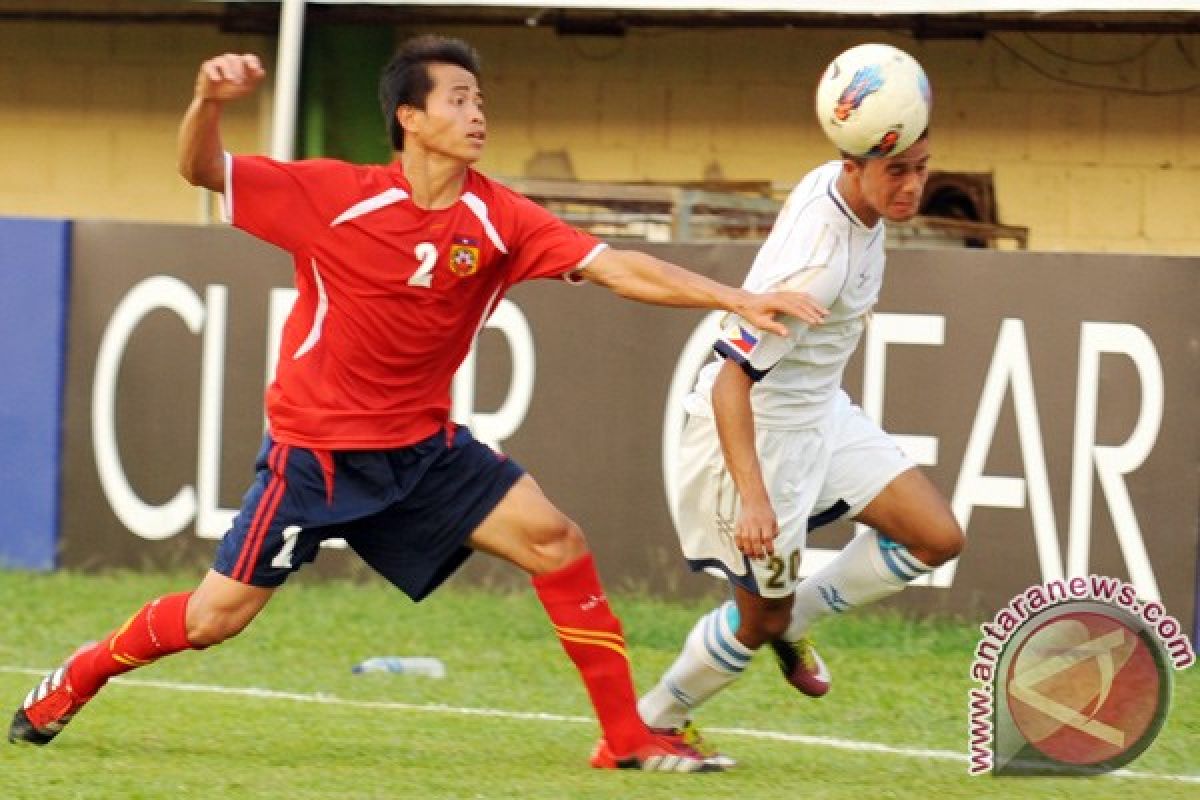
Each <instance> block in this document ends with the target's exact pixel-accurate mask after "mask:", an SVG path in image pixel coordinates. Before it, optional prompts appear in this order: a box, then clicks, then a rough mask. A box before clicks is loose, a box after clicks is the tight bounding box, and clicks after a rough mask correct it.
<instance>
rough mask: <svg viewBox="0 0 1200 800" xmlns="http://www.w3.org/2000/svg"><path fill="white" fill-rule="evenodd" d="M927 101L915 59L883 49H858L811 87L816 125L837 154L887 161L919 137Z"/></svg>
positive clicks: (925, 84)
mask: <svg viewBox="0 0 1200 800" xmlns="http://www.w3.org/2000/svg"><path fill="white" fill-rule="evenodd" d="M932 100H933V98H932V95H931V93H930V90H929V79H928V78H926V77H925V70H923V69H922V68H921V65H920V64H919V63H917V60H916V59H915V58H913V57H912V56H910V55H909V54H908V53H906V52H904V51H903V50H900V49H899V48H896V47H892V46H891V45H888V44H860V45H858V46H856V47H851V48H850V49H849V50H847V51H845V52H844V53H842V54H841V55H839V56H838V57H837V58H835V59H834V60H833V61H832V62H830V64H829V66H828V67H827V68H826V69H825V74H824V75H822V76H821V82H820V83H818V84H817V119H818V120H820V122H821V128H822V129H824V131H825V134H826V135H827V136H828V137H829V138H830V140H831V141H832V142H833V143H834V145H835V146H836V147H837V148H838V149H839V150H841V151H842V152H843V153H846V154H848V155H852V156H859V157H863V158H876V157H882V156H892V155H896V154H897V153H901V152H903V151H904V150H905V149H906V148H907V147H908V146H909V145H911V144H912V143H913V142H915V141H916V140H917V139H918V138H919V137H920V136H921V134H922V133H923V132H924V131H925V128H926V127H927V126H928V125H929V112H930V108H931V106H932Z"/></svg>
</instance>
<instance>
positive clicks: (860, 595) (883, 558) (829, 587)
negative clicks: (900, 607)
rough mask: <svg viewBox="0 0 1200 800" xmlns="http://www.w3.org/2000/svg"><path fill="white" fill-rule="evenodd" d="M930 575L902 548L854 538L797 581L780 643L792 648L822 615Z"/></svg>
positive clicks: (873, 535) (872, 534) (871, 537)
mask: <svg viewBox="0 0 1200 800" xmlns="http://www.w3.org/2000/svg"><path fill="white" fill-rule="evenodd" d="M932 570H933V568H932V567H929V566H927V565H925V564H922V563H921V562H920V561H919V560H917V558H916V557H915V556H914V555H913V554H912V553H910V552H908V548H906V547H904V545H901V544H898V543H896V542H893V541H892V540H891V539H889V538H887V537H886V536H880V535H879V533H878V532H876V531H867V532H866V533H863V534H860V535H858V536H855V537H854V539H853V540H851V542H850V543H849V544H848V545H846V546H845V548H843V549H842V552H840V553H838V554H837V556H835V557H834V559H833V560H832V561H830V562H829V563H828V564H826V565H825V566H824V567H822V568H821V569H820V570H818V571H817V572H815V573H814V574H812V575H809V576H808V577H807V578H805V579H804V580H802V581H800V584H799V585H798V586H797V587H796V602H795V603H794V604H793V606H792V624H791V625H789V626H788V629H787V632H786V633H785V634H784V639H786V640H787V641H789V642H794V641H796V640H798V639H800V638H801V637H803V636H804V634H805V632H806V631H808V629H809V628H810V627H812V624H813V622H815V621H816V619H817V617H819V616H821V615H822V614H829V613H837V614H841V613H842V612H844V611H849V610H850V609H852V608H857V607H858V606H864V605H866V604H868V603H873V602H875V601H876V600H881V599H883V598H884V597H890V596H891V595H894V594H896V593H897V592H899V591H900V590H901V589H903V588H904V587H905V586H907V585H908V583H909V581H911V580H913V579H914V578H919V577H920V576H922V575H924V574H926V573H928V572H931V571H932Z"/></svg>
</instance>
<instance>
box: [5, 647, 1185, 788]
mask: <svg viewBox="0 0 1200 800" xmlns="http://www.w3.org/2000/svg"><path fill="white" fill-rule="evenodd" d="M0 672H9V673H15V674H19V675H37V676H42V675H45V674H47V673H48V672H50V670H48V669H31V668H29V667H5V666H0ZM112 682H113V683H119V684H122V685H125V686H132V687H139V688H146V689H166V690H168V691H172V692H195V693H200V694H224V695H236V696H238V697H253V698H257V699H260V700H290V701H292V702H294V703H312V704H316V705H331V706H345V707H347V708H363V709H374V710H380V711H415V712H418V713H422V714H453V715H456V716H470V717H496V718H499V719H519V720H539V721H544V722H573V723H588V724H593V723H594V722H595V720H593V719H592V718H591V717H580V716H574V715H570V714H550V713H547V712H544V711H507V710H505V709H502V708H466V707H462V706H447V705H442V704H439V703H427V704H421V705H418V704H416V703H397V702H392V701H384V700H346V699H344V698H341V697H338V696H336V695H332V694H323V693H320V692H318V693H316V694H305V693H301V692H283V691H279V690H278V689H260V688H256V687H252V686H246V687H241V686H212V685H209V684H203V683H175V682H172V681H156V680H147V679H145V678H113V680H112ZM706 729H707V730H708V731H710V732H712V733H720V734H727V735H729V736H744V737H746V738H749V739H767V740H770V741H773V742H793V743H795V744H805V745H811V746H813V747H831V748H834V749H836V750H850V751H854V752H859V753H886V754H888V755H895V756H904V757H906V758H936V759H941V760H943V761H961V762H964V763H965V762H966V761H967V760H968V756H967V755H966V754H965V753H956V752H954V751H953V750H928V749H923V748H916V747H893V746H892V745H888V744H879V743H878V742H857V741H854V740H853V739H838V738H833V737H828V736H811V735H808V734H803V733H784V732H782V731H760V730H754V729H752V728H719V727H708V726H706ZM1107 774H1108V775H1112V776H1116V777H1122V778H1149V779H1152V780H1161V781H1177V782H1180V783H1197V784H1200V775H1164V774H1158V773H1154V772H1137V771H1135V770H1128V769H1119V770H1116V771H1114V772H1111V773H1107Z"/></svg>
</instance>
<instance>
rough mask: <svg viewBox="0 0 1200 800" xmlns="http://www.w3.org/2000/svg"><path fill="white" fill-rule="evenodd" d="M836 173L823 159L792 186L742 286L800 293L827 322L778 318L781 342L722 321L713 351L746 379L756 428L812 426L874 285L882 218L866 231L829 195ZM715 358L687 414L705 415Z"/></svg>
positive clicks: (827, 403)
mask: <svg viewBox="0 0 1200 800" xmlns="http://www.w3.org/2000/svg"><path fill="white" fill-rule="evenodd" d="M841 171H842V162H841V161H830V162H829V163H827V164H823V165H822V166H820V167H817V168H816V169H814V170H813V171H812V172H810V173H808V175H806V176H805V177H804V180H802V181H801V182H800V183H799V184H798V185H797V186H796V188H795V189H793V190H792V193H791V195H790V196H789V197H788V200H787V203H785V204H784V207H783V210H782V211H780V213H779V218H778V219H776V220H775V225H774V226H773V227H772V228H771V233H770V235H769V236H768V237H767V240H766V242H764V243H763V246H762V248H761V249H760V250H759V251H758V255H757V256H756V257H755V259H754V265H753V266H752V267H751V268H750V273H749V274H748V275H747V276H746V280H745V282H744V283H743V286H744V287H745V288H747V289H749V290H751V291H755V292H765V291H771V290H776V289H791V290H799V291H804V292H807V293H808V294H810V295H812V296H813V297H814V298H815V299H816V300H817V302H819V303H821V304H822V305H824V306H825V307H826V308H828V309H829V316H828V317H826V319H825V321H824V322H823V323H822V324H820V325H818V326H816V327H814V328H810V327H809V326H808V325H806V324H804V323H802V322H800V321H799V320H797V319H795V318H784V319H783V320H782V321H783V322H784V323H785V324H786V325H787V326H788V329H789V334H788V336H786V337H781V336H778V335H776V334H773V333H768V332H764V331H761V330H758V329H756V328H753V327H751V326H750V325H749V324H748V323H747V322H746V321H745V320H742V319H741V318H739V317H736V316H733V315H730V316H728V317H727V318H726V320H725V322H724V324H723V325H722V335H721V338H720V339H718V340H717V342H716V343H715V345H714V349H716V350H717V352H718V353H720V354H721V355H722V356H724V357H725V358H732V359H734V360H735V361H736V362H737V363H738V364H740V365H741V367H742V369H743V370H745V371H746V373H747V374H749V375H750V376H751V377H752V378H754V379H755V381H756V383H755V385H754V387H753V389H752V391H751V393H750V398H751V403H752V406H753V409H754V418H755V424H756V426H757V427H760V428H767V429H800V428H809V427H818V426H819V425H820V424H821V422H822V420H823V419H824V418H825V416H826V413H827V411H828V410H829V408H830V407H831V403H832V402H833V398H834V396H835V395H836V394H837V392H838V391H840V386H841V383H842V373H843V372H844V371H845V368H846V363H847V362H848V361H849V360H850V356H851V355H852V354H853V353H854V350H855V348H856V347H858V340H859V338H860V337H861V336H862V332H863V329H864V328H865V327H866V323H867V318H868V316H869V314H870V311H871V308H872V307H873V306H874V305H875V301H876V300H877V299H878V297H879V290H880V287H881V286H882V285H883V267H884V238H885V237H884V225H883V221H882V220H880V221H879V222H878V223H876V225H875V226H874V227H870V228H868V227H867V226H866V225H864V224H863V223H862V222H861V221H860V220H859V219H858V217H856V216H855V215H854V212H853V211H851V210H850V207H849V205H847V204H846V202H845V200H843V199H842V197H841V195H839V194H838V191H837V186H836V183H837V179H838V176H839V175H841ZM720 362H721V359H718V360H717V361H716V362H715V363H712V364H708V365H707V366H705V367H704V369H703V370H701V372H700V377H699V379H698V380H697V382H696V387H695V390H694V392H693V393H692V394H690V395H689V396H688V398H687V400H686V401H685V402H686V407H687V410H688V412H689V413H692V414H695V415H698V416H703V417H710V418H711V417H712V416H713V412H712V400H711V397H712V385H713V381H714V380H715V379H716V375H717V372H718V371H719V369H720Z"/></svg>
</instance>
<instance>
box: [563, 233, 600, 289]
mask: <svg viewBox="0 0 1200 800" xmlns="http://www.w3.org/2000/svg"><path fill="white" fill-rule="evenodd" d="M607 249H608V243H607V242H600V243H599V244H597V245H596V246H595V247H593V248H592V249H591V250H589V251H588V254H587V255H586V256H584V257H583V258H581V259H579V263H578V264H576V265H575V268H574V269H572V270H569V271H568V272H564V273H563V276H562V277H563V280H564V281H566V282H567V283H569V284H571V285H573V286H577V285H579V284H581V283H584V282H585V280H586V279H585V278H584V277H583V270H585V269H587V267H588V265H589V264H591V263H592V262H593V261H595V260H596V256H598V255H600V254H601V253H602V252H604V251H605V250H607Z"/></svg>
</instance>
